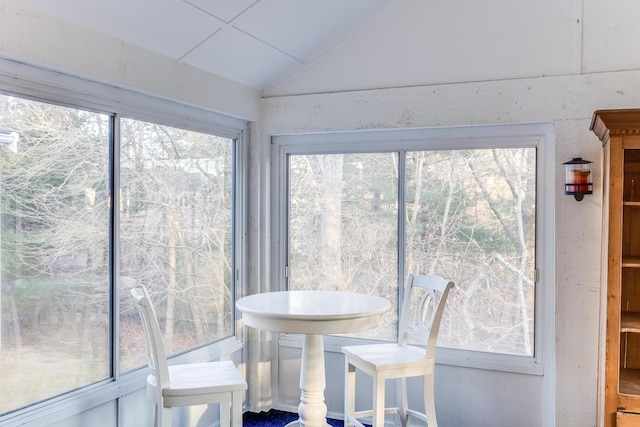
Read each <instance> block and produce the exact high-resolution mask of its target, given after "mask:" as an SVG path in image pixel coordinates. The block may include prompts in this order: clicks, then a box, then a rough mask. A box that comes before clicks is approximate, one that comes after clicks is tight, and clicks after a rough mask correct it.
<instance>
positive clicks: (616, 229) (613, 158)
mask: <svg viewBox="0 0 640 427" xmlns="http://www.w3.org/2000/svg"><path fill="white" fill-rule="evenodd" d="M591 129H592V130H593V131H594V132H595V133H596V135H598V137H599V138H600V140H601V141H602V142H603V147H604V157H603V158H604V185H603V198H604V204H603V205H604V211H603V218H604V227H603V237H604V241H603V251H604V255H605V256H606V258H605V262H604V265H603V269H604V271H603V277H604V280H605V284H606V296H607V305H606V330H605V333H606V343H605V366H604V376H605V377H604V381H603V382H602V384H603V385H604V393H603V396H604V425H605V427H614V426H615V427H625V426H639V427H640V109H637V110H636V109H633V110H601V111H596V112H595V113H594V116H593V120H592V123H591Z"/></svg>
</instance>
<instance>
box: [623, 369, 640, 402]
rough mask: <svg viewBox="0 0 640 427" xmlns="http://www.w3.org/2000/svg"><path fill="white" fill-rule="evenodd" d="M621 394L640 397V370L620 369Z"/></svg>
mask: <svg viewBox="0 0 640 427" xmlns="http://www.w3.org/2000/svg"><path fill="white" fill-rule="evenodd" d="M618 392H619V393H620V394H626V395H630V396H640V369H624V368H623V369H620V384H619V386H618Z"/></svg>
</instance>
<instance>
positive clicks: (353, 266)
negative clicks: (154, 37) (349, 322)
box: [289, 153, 398, 340]
mask: <svg viewBox="0 0 640 427" xmlns="http://www.w3.org/2000/svg"><path fill="white" fill-rule="evenodd" d="M397 236H398V156H397V154H395V153H376V154H367V153H364V154H363V153H358V154H321V155H291V156H290V157H289V288H290V289H292V290H306V289H322V290H340V291H351V292H361V293H365V294H372V295H379V296H382V297H385V298H387V299H389V300H390V301H391V303H392V310H390V312H389V314H388V315H387V317H386V319H385V322H384V325H383V326H381V327H379V328H377V329H376V330H374V331H365V332H363V333H359V334H358V335H359V336H366V337H371V338H378V339H385V340H394V339H395V338H396V330H397V329H396V321H397V292H398V238H397Z"/></svg>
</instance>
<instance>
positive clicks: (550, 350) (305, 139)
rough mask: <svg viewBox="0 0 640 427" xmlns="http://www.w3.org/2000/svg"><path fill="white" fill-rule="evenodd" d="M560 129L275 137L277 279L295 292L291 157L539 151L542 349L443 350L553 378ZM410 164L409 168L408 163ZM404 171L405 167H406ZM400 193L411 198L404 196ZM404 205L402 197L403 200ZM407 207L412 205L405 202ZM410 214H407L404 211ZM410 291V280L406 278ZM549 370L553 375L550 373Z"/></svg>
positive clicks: (333, 340) (452, 356)
mask: <svg viewBox="0 0 640 427" xmlns="http://www.w3.org/2000/svg"><path fill="white" fill-rule="evenodd" d="M553 141H554V131H553V125H552V124H550V123H523V124H498V125H480V126H460V127H434V128H408V129H381V130H357V131H343V132H326V133H300V134H281V135H274V136H272V139H271V142H272V146H271V171H272V176H271V181H272V187H273V192H272V194H273V195H274V197H273V199H272V200H273V204H272V208H271V218H272V222H271V226H272V235H273V236H274V238H273V239H272V247H271V257H272V259H271V261H272V262H271V265H273V266H275V267H273V268H272V270H271V280H272V283H273V284H274V289H273V290H285V289H287V285H288V284H287V277H286V276H287V275H286V268H287V267H286V264H287V256H288V254H287V245H288V235H287V233H288V229H287V215H288V213H287V197H288V194H287V190H288V189H287V185H288V180H287V168H288V156H289V155H290V154H294V155H295V154H336V153H345V154H346V153H355V152H370V153H374V152H398V153H399V154H400V156H404V153H406V152H407V151H423V150H452V149H454V150H455V149H460V150H464V149H478V148H519V147H534V148H536V152H537V153H536V158H537V162H536V168H537V169H536V184H537V185H536V188H537V190H536V242H535V245H536V247H535V253H536V267H535V273H536V290H535V307H534V310H535V320H534V328H535V331H534V354H533V356H519V355H510V354H501V353H489V352H482V351H475V350H461V349H452V348H438V350H437V351H438V362H437V363H438V364H444V365H451V366H461V367H471V368H478V369H487V370H496V371H504V372H513V373H521V374H530V375H546V374H547V373H549V372H550V371H552V370H553V359H554V348H555V344H554V338H553V337H554V333H553V332H554V322H555V314H554V306H555V303H554V301H555V300H554V288H555V286H554V278H555V240H554V235H555V230H554V228H555V221H554V206H555V200H554V196H555V191H554V188H553V186H554V183H555V173H554V171H555V169H554V166H553V159H554V149H553ZM401 167H402V166H401ZM400 172H402V171H400ZM399 197H404V195H403V194H402V191H401V193H400V194H399ZM399 205H400V206H402V205H403V203H402V202H400V203H399ZM401 209H404V207H402V208H401ZM399 215H400V217H402V215H403V213H402V211H400V212H399ZM404 237H405V236H404V233H403V232H402V230H401V229H399V236H398V244H399V248H401V249H400V254H399V255H400V257H399V266H398V276H399V277H398V281H399V282H400V281H401V280H403V279H402V278H403V277H404V266H403V265H404V262H403V257H404V249H402V248H404V246H405V242H404ZM398 289H399V292H400V289H402V283H398ZM325 342H326V348H327V349H328V350H330V351H332V350H336V351H340V347H341V346H343V345H352V344H354V343H361V342H366V340H364V339H354V338H346V337H338V336H328V337H326V341H325ZM300 343H301V340H300V337H298V336H292V335H286V334H281V336H280V340H279V344H280V345H283V346H296V347H297V346H298V345H301V344H300ZM545 371H546V372H545Z"/></svg>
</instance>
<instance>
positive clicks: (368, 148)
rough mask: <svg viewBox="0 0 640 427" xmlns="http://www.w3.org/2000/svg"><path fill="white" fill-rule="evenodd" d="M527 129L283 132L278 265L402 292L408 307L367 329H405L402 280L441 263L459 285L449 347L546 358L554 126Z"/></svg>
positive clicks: (333, 283) (392, 294) (317, 283)
mask: <svg viewBox="0 0 640 427" xmlns="http://www.w3.org/2000/svg"><path fill="white" fill-rule="evenodd" d="M532 129H533V130H536V128H535V127H533V128H528V129H526V131H527V132H530V131H531V130H532ZM517 130H518V132H516V131H514V130H513V129H512V130H511V131H512V133H514V135H513V136H510V137H507V138H505V137H504V135H502V134H500V135H496V137H495V138H493V139H492V138H487V137H486V132H487V131H486V129H483V130H479V131H478V132H479V133H480V136H478V137H475V138H474V137H473V134H471V133H470V132H472V130H469V129H466V130H464V138H459V137H456V131H455V130H450V133H451V135H449V136H447V135H446V134H445V136H446V137H443V133H442V132H441V131H440V132H438V134H437V135H436V136H432V134H433V132H432V131H431V130H414V131H413V133H412V135H411V138H407V135H406V132H402V131H396V132H393V131H389V132H377V133H376V132H371V133H364V134H363V133H356V132H354V133H352V134H349V133H345V134H333V135H325V136H323V135H299V136H296V135H288V136H282V137H274V142H275V144H274V151H273V153H274V156H273V160H274V164H275V165H279V170H280V173H279V176H278V178H277V179H278V182H279V184H280V185H279V191H280V194H281V195H282V196H281V197H280V203H279V204H277V206H276V210H274V216H275V217H276V218H278V220H277V221H276V222H275V223H276V224H282V225H283V227H282V228H280V233H282V234H281V235H282V236H283V238H282V239H281V240H280V242H282V245H280V247H279V248H276V250H275V251H274V253H277V254H279V257H280V259H281V263H282V264H281V265H282V266H283V267H282V269H281V270H280V269H279V270H278V271H277V272H276V278H279V280H280V282H281V283H282V284H283V286H286V287H288V288H289V289H331V290H350V291H356V292H362V293H369V294H375V295H380V296H383V297H386V298H388V299H389V300H390V301H391V302H392V304H393V305H394V306H395V307H396V310H393V311H392V312H391V313H390V314H389V315H388V318H387V321H386V322H385V323H384V324H383V325H382V326H381V327H380V328H378V329H376V330H374V331H369V332H366V333H364V334H360V335H359V336H360V337H365V338H376V339H383V340H394V339H395V337H396V322H397V301H398V295H399V292H400V289H401V286H400V285H401V284H402V283H404V281H405V280H406V277H407V275H408V274H409V273H419V274H439V275H441V276H444V277H446V278H448V279H450V280H452V281H453V282H454V283H455V285H456V286H455V288H454V290H453V292H452V294H451V297H450V298H449V301H448V304H447V309H446V310H445V314H444V317H443V321H442V325H441V329H440V339H439V346H440V347H446V348H450V349H456V350H463V351H471V352H481V353H484V354H496V355H504V356H517V357H526V358H529V359H530V360H533V359H534V358H536V357H537V356H538V355H539V351H538V350H539V349H537V348H536V345H537V344H536V343H539V342H540V341H539V340H538V339H537V338H538V337H537V336H536V334H537V333H538V332H539V329H540V328H538V325H540V324H541V323H540V322H539V320H540V319H539V318H540V317H542V316H544V311H543V307H544V305H545V304H544V301H543V299H541V295H542V293H543V289H541V288H540V286H541V284H540V282H539V281H537V269H538V268H540V265H541V264H542V258H540V259H537V257H536V255H537V250H539V248H540V247H541V245H542V243H543V241H544V239H543V238H542V235H543V232H542V229H543V227H538V226H537V225H538V220H537V218H538V214H539V209H540V206H542V205H543V204H541V203H538V200H539V191H538V183H537V178H539V177H540V174H539V170H540V168H541V165H542V163H543V161H539V157H540V156H539V153H540V152H541V151H546V150H548V149H547V148H546V145H545V142H546V140H547V139H548V138H547V137H546V136H544V135H543V136H538V135H535V134H534V135H527V134H526V132H525V133H524V134H523V132H522V129H519V128H518V129H517ZM498 133H500V132H498ZM502 133H504V131H503V132H502ZM547 145H548V144H547ZM338 146H339V147H340V148H336V147H338ZM470 357H473V356H470Z"/></svg>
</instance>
